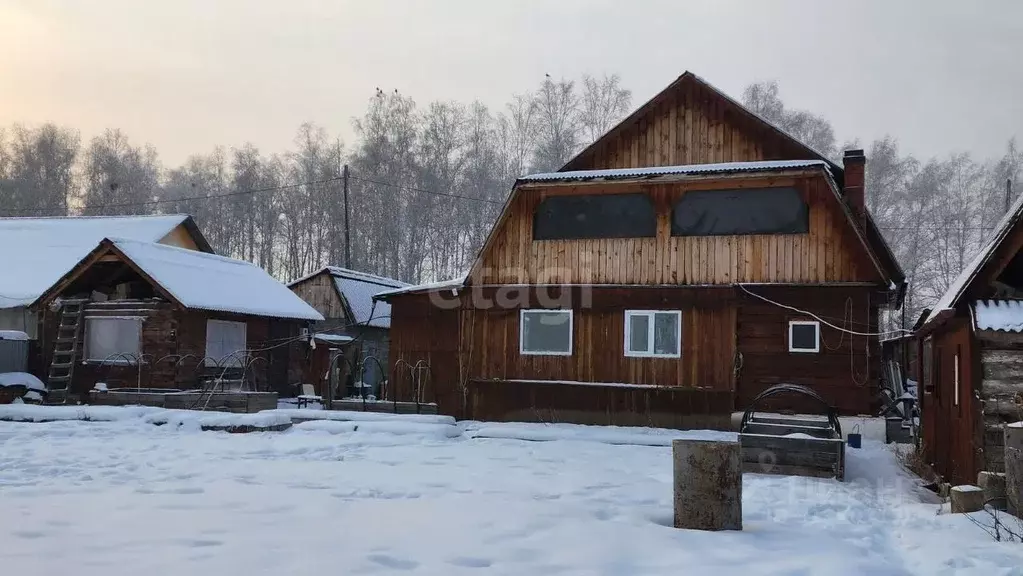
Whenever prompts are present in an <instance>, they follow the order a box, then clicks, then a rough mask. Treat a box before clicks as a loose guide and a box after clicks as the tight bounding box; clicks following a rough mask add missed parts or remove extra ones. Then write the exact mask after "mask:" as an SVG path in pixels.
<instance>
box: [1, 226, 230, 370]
mask: <svg viewBox="0 0 1023 576" xmlns="http://www.w3.org/2000/svg"><path fill="white" fill-rule="evenodd" d="M106 237H111V238H114V237H116V238H125V239H129V240H140V241H144V242H156V243H159V244H166V245H168V246H177V247H179V248H185V249H188V250H198V251H200V252H207V253H212V252H213V248H211V247H210V244H209V242H207V241H206V238H205V237H204V236H203V235H202V232H200V231H199V228H198V226H196V224H195V221H194V220H192V217H191V216H188V215H187V214H161V215H156V216H71V217H52V218H0V244H2V245H3V247H4V249H3V250H0V330H20V331H23V332H25V333H27V334H28V335H29V338H30V340H31V342H30V346H29V371H31V372H33V373H37V374H38V373H40V372H42V371H44V369H45V367H44V366H43V354H42V352H43V348H44V347H45V342H41V341H40V340H39V319H38V317H37V316H36V315H35V314H34V313H33V312H31V311H30V310H29V309H28V305H29V304H31V303H32V301H33V300H35V299H36V298H38V297H39V295H40V294H42V293H43V291H44V290H46V289H47V288H49V287H50V286H52V285H53V284H54V283H55V282H56V281H57V280H58V279H59V278H60V277H61V275H63V274H65V273H66V272H67V271H68V270H70V269H71V267H72V266H74V265H75V264H76V263H77V262H78V261H79V260H81V259H82V258H83V257H84V256H85V255H86V254H88V252H89V250H91V249H92V248H94V247H95V246H96V244H98V243H99V241H100V240H102V239H103V238H106ZM51 347H52V343H51Z"/></svg>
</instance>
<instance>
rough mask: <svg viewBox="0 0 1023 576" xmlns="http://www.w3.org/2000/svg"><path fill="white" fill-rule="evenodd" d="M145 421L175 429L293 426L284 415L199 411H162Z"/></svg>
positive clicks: (149, 415) (148, 415) (146, 417)
mask: <svg viewBox="0 0 1023 576" xmlns="http://www.w3.org/2000/svg"><path fill="white" fill-rule="evenodd" d="M143 421H144V422H146V423H148V424H156V425H169V426H171V427H174V428H182V427H183V428H187V429H192V430H195V429H202V428H235V427H239V428H240V427H251V428H271V427H274V426H283V425H286V424H291V418H288V417H287V416H286V415H284V414H274V413H272V412H260V413H257V414H234V413H231V412H200V411H198V410H161V411H159V412H153V413H150V414H146V415H145V416H144V417H143Z"/></svg>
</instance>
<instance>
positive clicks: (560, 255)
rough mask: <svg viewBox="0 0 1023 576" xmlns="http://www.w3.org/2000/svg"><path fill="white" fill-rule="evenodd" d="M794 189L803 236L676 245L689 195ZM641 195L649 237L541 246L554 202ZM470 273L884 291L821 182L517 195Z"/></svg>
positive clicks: (486, 277) (700, 183)
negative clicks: (544, 213)
mask: <svg viewBox="0 0 1023 576" xmlns="http://www.w3.org/2000/svg"><path fill="white" fill-rule="evenodd" d="M772 186H795V187H796V188H797V189H798V190H800V192H801V193H802V194H803V197H804V198H805V200H806V202H807V204H808V206H809V232H808V233H807V234H775V235H744V236H706V237H681V236H671V217H672V213H671V210H672V206H673V205H674V204H675V202H677V201H678V200H679V199H680V198H681V197H682V196H684V195H685V194H686V193H688V192H689V191H691V190H713V189H734V188H754V187H772ZM623 192H632V193H635V192H641V193H645V194H648V195H649V196H650V197H651V199H652V201H653V205H654V207H655V210H656V217H657V234H656V237H653V238H620V239H614V238H603V239H589V240H538V241H534V240H533V237H532V218H533V214H534V212H535V210H536V208H537V206H538V204H539V203H540V201H541V200H542V199H543V198H545V197H547V196H551V195H571V194H580V193H585V194H603V193H609V194H610V193H623ZM516 193H517V196H516V198H515V199H514V200H513V201H512V203H511V205H510V207H509V213H508V214H507V215H506V217H505V219H504V221H503V222H504V223H503V225H502V226H501V227H500V228H499V229H498V230H497V232H496V236H495V237H494V239H493V241H492V242H491V243H490V245H489V246H488V248H487V249H486V250H485V252H484V253H483V259H482V261H481V265H480V267H479V268H478V269H477V270H476V271H475V272H474V280H475V281H476V283H478V284H506V283H517V284H522V283H529V284H543V283H568V284H580V283H596V284H645V285H665V284H687V285H707V284H731V283H735V282H757V283H761V282H762V283H800V284H823V283H834V282H880V281H881V280H880V275H879V274H878V272H877V270H876V267H875V266H874V265H873V264H872V261H871V260H870V256H869V253H868V252H867V249H866V248H865V247H864V246H863V244H862V243H861V242H860V241H859V239H858V238H857V237H856V236H855V233H854V232H853V230H852V229H851V224H850V223H849V222H848V220H847V219H846V216H845V214H844V213H843V212H842V211H841V206H840V205H839V202H840V201H839V199H837V198H835V196H834V193H833V192H832V191H831V189H830V187H829V185H828V183H827V182H825V181H824V178H823V176H821V175H819V174H807V175H785V176H776V177H763V176H760V177H751V178H739V179H736V178H721V179H701V180H696V181H681V182H672V183H662V184H648V183H644V182H633V183H600V184H579V185H568V186H566V185H550V186H546V187H544V186H530V187H526V188H522V189H519V190H517V192H516Z"/></svg>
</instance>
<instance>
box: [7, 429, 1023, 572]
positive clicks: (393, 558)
mask: <svg viewBox="0 0 1023 576" xmlns="http://www.w3.org/2000/svg"><path fill="white" fill-rule="evenodd" d="M488 427H489V435H491V436H500V437H499V438H483V437H482V436H484V435H487V434H485V432H487V430H488ZM451 428H455V427H453V426H450V425H445V424H436V425H431V424H429V423H426V422H393V421H378V422H365V421H358V422H357V421H351V420H349V421H341V420H335V421H314V422H304V423H299V424H296V425H295V427H293V428H292V429H291V430H289V431H287V432H283V433H258V434H235V435H231V434H227V433H213V432H198V431H195V429H193V428H187V427H186V428H182V427H168V426H160V427H156V426H152V425H151V424H147V423H146V421H145V418H140V417H135V418H129V419H120V420H116V421H110V422H101V421H95V420H94V421H84V422H83V421H62V422H50V423H12V422H0V566H2V569H0V570H2V572H3V573H5V574H18V575H27V574H32V575H48V574H54V575H56V574H64V573H74V574H76V575H78V576H93V575H102V576H114V575H119V574H125V575H129V574H130V575H132V576H136V575H138V574H146V575H154V576H156V575H163V574H215V575H218V576H221V575H233V574H239V575H242V574H243V575H246V576H249V575H256V574H272V575H274V576H280V575H283V574H311V575H319V574H393V573H399V572H407V573H412V574H438V575H444V576H449V575H458V574H475V573H479V572H480V571H483V572H488V573H493V574H515V575H518V574H555V573H557V574H607V575H635V574H673V575H674V574H711V575H714V576H728V575H732V574H736V575H739V574H741V575H743V576H756V575H760V574H798V575H815V576H816V575H861V574H871V575H885V576H889V575H901V574H926V575H928V576H936V575H940V574H984V575H985V576H988V575H1006V574H1015V575H1020V574H1023V546H1020V545H1018V544H1005V543H1001V544H1000V543H996V542H993V541H991V539H990V538H989V537H988V536H987V535H985V534H984V533H983V532H982V531H981V530H980V529H979V528H977V527H975V526H974V525H973V524H972V523H971V522H970V521H969V519H967V518H965V517H963V516H953V515H949V514H937V510H938V506H937V504H936V501H935V500H934V499H933V498H932V497H929V496H928V495H927V494H926V493H924V492H922V491H921V490H920V489H918V488H916V482H915V481H914V480H913V479H912V478H911V477H909V476H907V475H906V474H904V473H903V472H902V471H901V470H900V468H899V467H898V465H897V463H896V462H895V459H894V457H893V456H892V454H891V452H889V450H888V449H887V448H886V447H884V446H882V445H880V444H878V443H875V442H870V441H867V442H865V444H864V449H862V450H849V452H848V458H849V462H848V481H847V482H845V483H839V482H836V481H825V480H811V479H805V478H793V477H770V476H760V475H747V476H746V477H745V478H744V483H743V506H744V510H743V518H744V523H745V530H743V531H742V532H733V533H706V532H695V531H686V530H675V529H674V528H672V527H671V522H672V510H671V506H672V499H671V453H670V448H668V447H666V446H644V445H633V444H622V443H621V442H623V441H624V440H625V439H627V438H626V437H627V436H628V435H629V434H630V433H631V434H633V435H634V436H636V437H643V438H658V437H663V436H676V435H678V434H679V433H677V432H665V431H657V430H643V429H639V430H635V431H632V432H630V431H629V430H623V429H612V428H588V427H572V426H555V427H544V426H542V425H535V424H534V425H510V424H501V425H484V424H479V423H470V424H461V425H459V427H457V430H459V431H464V432H465V433H457V434H456V435H454V437H449V436H451V435H449V434H443V433H437V431H438V429H444V430H449V429H451ZM720 434H722V433H709V432H702V433H700V432H696V433H692V435H694V436H700V437H706V436H708V435H710V436H713V435H720ZM519 437H523V438H528V440H522V439H519ZM562 438H571V439H569V440H566V439H562ZM535 440H545V441H535ZM638 443H639V444H642V442H638ZM648 443H649V444H658V443H660V441H659V440H651V441H650V442H648Z"/></svg>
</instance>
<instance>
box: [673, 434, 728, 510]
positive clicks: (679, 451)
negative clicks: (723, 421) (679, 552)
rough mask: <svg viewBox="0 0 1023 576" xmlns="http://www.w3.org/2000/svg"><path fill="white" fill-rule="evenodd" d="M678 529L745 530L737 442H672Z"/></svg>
mask: <svg viewBox="0 0 1023 576" xmlns="http://www.w3.org/2000/svg"><path fill="white" fill-rule="evenodd" d="M671 449H672V458H673V464H674V476H675V478H674V479H675V498H674V499H675V527H676V528H689V529H693V530H742V458H741V454H740V448H739V443H738V442H719V441H711V440H673V441H672V443H671Z"/></svg>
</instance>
